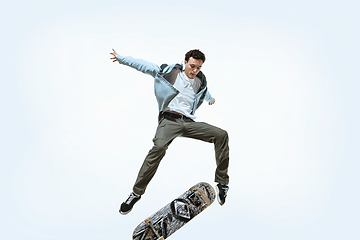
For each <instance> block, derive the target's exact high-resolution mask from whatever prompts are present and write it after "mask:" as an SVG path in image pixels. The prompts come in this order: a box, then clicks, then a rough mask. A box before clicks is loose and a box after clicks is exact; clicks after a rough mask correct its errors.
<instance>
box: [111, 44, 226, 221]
mask: <svg viewBox="0 0 360 240" xmlns="http://www.w3.org/2000/svg"><path fill="white" fill-rule="evenodd" d="M110 54H111V55H113V57H112V58H110V59H111V60H113V62H116V61H118V62H119V63H120V64H123V65H126V66H129V67H132V68H134V69H136V70H138V71H141V72H143V73H145V74H149V75H151V76H152V77H154V79H155V82H154V85H155V96H156V99H157V102H158V107H159V119H158V121H159V124H158V127H157V130H156V133H155V137H154V139H153V142H154V146H153V148H152V149H151V150H150V151H149V153H148V155H147V156H146V158H145V160H144V163H143V165H142V167H141V168H140V171H139V174H138V176H137V179H136V181H135V184H134V187H133V192H132V193H131V194H130V196H129V198H128V199H127V200H126V201H125V202H123V203H122V204H121V207H120V210H119V212H120V213H121V214H123V215H125V214H127V213H129V212H130V211H131V209H132V208H133V206H134V204H135V203H136V202H137V201H138V200H140V198H141V195H142V194H144V192H145V189H146V187H147V185H148V184H149V182H150V180H151V179H152V177H153V176H154V174H155V172H156V170H157V168H158V166H159V163H160V161H161V160H162V158H163V157H164V156H165V152H166V150H167V148H168V146H169V145H170V143H171V142H172V141H173V140H174V139H175V138H176V137H178V136H182V137H188V138H193V139H198V140H202V141H205V142H209V143H214V145H215V157H216V164H217V168H216V172H215V182H217V183H218V184H217V185H216V190H217V192H218V196H217V199H218V202H219V203H220V205H223V204H224V203H225V199H226V196H227V191H228V189H229V187H228V186H227V185H228V183H229V176H228V174H227V172H228V165H229V146H228V142H229V139H228V134H227V132H226V131H224V130H222V129H220V128H218V127H215V126H212V125H209V124H207V123H204V122H195V121H194V119H195V115H194V114H195V111H196V109H197V108H199V107H200V105H201V104H202V103H203V101H204V100H206V101H208V102H209V105H212V104H214V103H215V99H214V98H213V97H212V96H211V94H210V93H209V91H208V89H207V83H206V78H205V75H204V74H203V73H202V72H201V71H200V69H201V67H202V65H203V63H204V62H205V55H204V54H203V53H202V52H201V51H199V50H197V49H195V50H191V51H189V52H187V53H186V54H185V62H184V63H185V64H184V66H183V65H180V64H173V65H167V64H163V65H161V67H159V66H157V65H156V64H153V63H150V62H147V61H144V60H142V59H134V58H132V57H123V56H120V55H119V54H118V53H117V52H116V51H115V50H114V49H113V52H112V53H110ZM190 154H191V153H190Z"/></svg>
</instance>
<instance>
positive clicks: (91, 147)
mask: <svg viewBox="0 0 360 240" xmlns="http://www.w3.org/2000/svg"><path fill="white" fill-rule="evenodd" d="M4 4H5V5H4ZM4 4H3V7H2V8H1V10H0V13H1V15H0V16H1V17H0V18H1V21H0V25H1V30H2V34H1V35H2V37H1V40H0V42H1V55H2V57H1V58H0V63H1V65H0V66H1V88H0V89H1V90H0V91H1V95H0V98H1V101H0V104H1V105H0V106H1V118H0V131H1V134H0V136H1V137H0V141H1V142H0V143H1V145H0V154H1V155H0V156H1V167H0V191H1V192H0V194H1V196H0V199H1V200H0V224H1V226H2V230H1V231H0V239H6V240H7V239H11V240H13V239H26V240H28V239H29V240H30V239H34V240H35V239H36V240H37V239H68V240H70V239H131V234H132V231H133V229H134V228H135V227H136V225H137V224H138V223H140V221H142V220H144V219H145V218H147V217H148V216H149V215H151V214H152V213H153V212H155V211H156V210H158V209H159V208H161V207H162V206H164V205H165V204H166V203H168V202H170V201H171V200H172V199H174V198H175V197H177V196H178V195H180V194H181V193H182V192H184V191H185V190H186V189H187V188H189V187H190V186H192V185H193V184H195V183H197V182H200V181H206V182H210V183H212V184H213V185H214V182H213V178H214V171H215V159H214V150H213V146H212V145H211V144H207V143H203V142H200V141H195V140H190V139H182V138H178V139H176V140H175V141H174V142H173V143H172V145H171V146H170V148H169V150H168V152H167V155H166V156H165V158H164V160H163V161H162V163H161V165H160V168H159V170H158V172H157V174H156V175H155V177H154V179H153V181H152V182H151V183H150V185H149V187H148V189H147V192H146V194H145V195H144V196H143V198H142V199H141V201H140V202H139V203H137V204H136V206H135V208H134V210H133V211H132V212H131V213H130V214H129V215H127V216H121V215H120V214H119V213H118V208H119V205H120V203H121V202H122V201H124V200H125V199H126V198H127V196H128V194H129V193H130V191H131V188H132V185H133V183H134V181H135V178H136V175H137V172H138V170H139V168H140V166H141V164H142V161H143V159H144V157H145V156H146V154H147V152H148V150H149V149H150V148H151V146H152V141H151V140H152V138H153V135H154V132H155V129H156V124H157V104H156V100H155V96H154V94H153V80H152V78H151V77H150V76H146V75H144V74H142V73H139V72H137V71H135V70H133V69H130V68H127V67H125V66H121V65H119V64H118V63H112V62H111V61H110V59H109V58H110V57H111V55H110V54H109V53H110V51H111V49H112V48H114V49H116V50H117V51H118V52H119V54H121V55H125V56H126V55H131V56H133V57H136V58H142V59H145V60H148V61H151V62H154V63H156V64H159V65H160V64H162V63H169V64H171V63H176V62H181V61H182V60H183V58H184V54H185V52H187V51H188V50H190V49H194V48H198V49H200V50H201V51H203V52H204V53H205V54H206V57H207V60H206V62H205V64H204V65H203V69H202V70H203V72H204V73H205V74H206V76H207V79H208V85H209V89H210V91H211V93H212V95H213V96H214V97H215V98H216V104H215V105H213V106H208V105H207V104H204V105H203V106H202V107H201V108H200V109H199V110H198V112H197V121H205V122H208V123H210V124H213V125H216V126H219V127H221V128H223V129H226V130H227V131H228V132H229V136H230V151H231V152H230V157H231V158H230V169H229V175H230V191H229V195H228V199H227V202H226V204H225V205H224V206H223V207H220V206H219V205H218V203H216V202H215V203H214V204H213V205H212V206H211V207H210V208H209V209H207V210H206V211H205V212H204V213H202V214H201V215H199V216H198V217H196V218H195V219H194V220H192V222H191V223H189V224H188V225H186V226H185V227H184V228H183V229H181V230H179V232H177V233H176V234H174V235H173V236H172V237H171V239H172V240H176V239H247V240H257V239H277V240H279V239H284V240H288V239H299V240H303V239H307V240H311V239H314V240H315V239H356V238H359V232H358V231H356V230H355V228H356V227H358V226H359V218H358V215H359V213H360V211H359V210H360V208H359V205H358V202H359V201H360V194H359V183H360V177H359V176H360V175H359V171H360V164H359V160H360V152H359V148H360V129H359V122H360V110H359V103H360V99H359V90H360V86H359V80H360V71H359V66H360V48H359V42H360V37H359V36H360V30H359V29H360V24H359V22H360V18H359V16H360V14H359V9H360V6H359V1H351V0H345V1H324V0H315V1H314V0H313V1H308V0H305V1H301V2H298V3H293V2H289V1H281V0H275V1H271V2H269V1H251V2H249V1H247V2H245V1H229V0H225V1H188V0H184V1H180V2H174V1H156V0H155V1H144V0H138V1H122V0H120V1H119V0H118V1H110V0H104V1H96V0H90V1H76V0H74V1H66V0H64V1H56V2H54V1H40V0H35V1H23V0H22V1H13V2H7V3H4ZM185 152H188V154H183V153H185Z"/></svg>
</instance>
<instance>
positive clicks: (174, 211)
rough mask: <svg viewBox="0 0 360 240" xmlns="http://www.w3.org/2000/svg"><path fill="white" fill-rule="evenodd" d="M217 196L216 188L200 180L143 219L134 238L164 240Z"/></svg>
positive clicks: (136, 239) (137, 239) (136, 229)
mask: <svg viewBox="0 0 360 240" xmlns="http://www.w3.org/2000/svg"><path fill="white" fill-rule="evenodd" d="M215 197H216V193H215V190H214V188H213V187H212V186H211V185H210V184H208V183H205V182H200V183H198V184H196V185H194V186H193V187H191V188H190V189H189V190H187V191H186V192H185V193H183V194H182V195H180V196H179V197H178V198H176V199H175V200H173V201H171V202H170V203H169V204H167V205H166V206H165V207H163V208H161V209H160V210H159V211H157V212H156V213H154V214H153V215H151V216H150V217H149V218H147V219H145V220H144V221H142V222H141V223H140V224H139V225H138V226H137V227H136V228H135V230H134V232H133V237H132V239H133V240H163V239H166V238H168V237H169V236H170V235H171V234H173V233H174V232H175V231H176V230H178V229H180V228H181V227H182V226H184V225H185V224H186V223H187V222H189V221H190V220H191V219H193V218H194V217H195V216H197V215H198V214H199V213H201V212H202V211H203V210H205V209H206V208H207V207H208V206H210V205H211V204H212V203H213V202H214V200H215Z"/></svg>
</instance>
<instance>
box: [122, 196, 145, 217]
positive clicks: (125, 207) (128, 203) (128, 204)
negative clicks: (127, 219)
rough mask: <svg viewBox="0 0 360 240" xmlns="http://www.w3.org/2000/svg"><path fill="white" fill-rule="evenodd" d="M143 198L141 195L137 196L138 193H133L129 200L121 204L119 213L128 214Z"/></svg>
mask: <svg viewBox="0 0 360 240" xmlns="http://www.w3.org/2000/svg"><path fill="white" fill-rule="evenodd" d="M140 198H141V195H137V194H136V193H134V192H132V193H131V194H130V196H129V197H128V199H127V200H126V201H125V202H123V203H122V204H121V207H120V210H119V213H120V214H122V215H126V214H128V213H129V212H130V211H131V209H132V208H133V206H134V204H135V203H136V202H137V201H139V200H140Z"/></svg>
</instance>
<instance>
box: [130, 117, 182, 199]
mask: <svg viewBox="0 0 360 240" xmlns="http://www.w3.org/2000/svg"><path fill="white" fill-rule="evenodd" d="M181 130H182V126H181V124H179V123H177V122H175V121H171V120H168V119H165V118H164V119H163V120H162V121H160V123H159V125H158V128H157V129H156V134H155V137H154V139H153V142H154V146H153V148H152V149H151V150H150V151H149V153H148V155H147V156H146V158H145V160H144V162H143V165H142V166H141V168H140V171H139V174H138V177H137V179H136V181H135V184H134V188H133V191H134V192H135V193H136V194H138V195H142V194H144V192H145V189H146V187H147V185H148V184H149V182H150V181H151V179H152V178H153V177H154V175H155V173H156V170H157V168H158V166H159V164H160V161H161V160H162V158H163V157H164V156H165V152H166V150H167V148H168V146H169V145H170V143H171V142H172V141H173V140H174V138H176V137H177V136H179V135H180V134H181Z"/></svg>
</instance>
